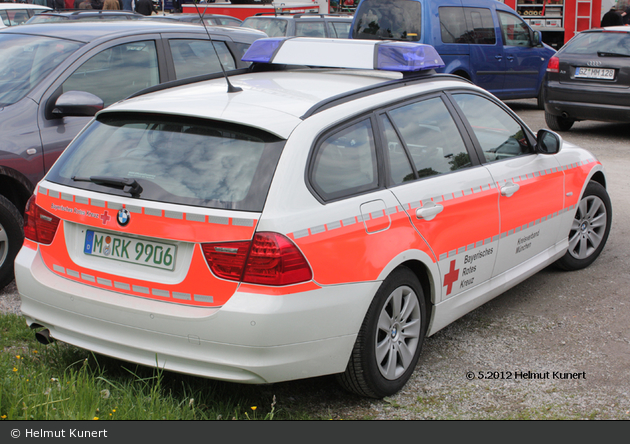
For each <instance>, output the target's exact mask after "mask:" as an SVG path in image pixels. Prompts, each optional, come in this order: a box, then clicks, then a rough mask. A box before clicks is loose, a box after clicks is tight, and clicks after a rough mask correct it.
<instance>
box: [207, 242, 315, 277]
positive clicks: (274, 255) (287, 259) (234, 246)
mask: <svg viewBox="0 0 630 444" xmlns="http://www.w3.org/2000/svg"><path fill="white" fill-rule="evenodd" d="M201 248H202V250H203V254H204V256H205V258H206V262H207V263H208V266H209V267H210V269H211V270H212V272H213V273H214V274H215V275H217V276H218V277H220V278H224V279H229V280H234V281H239V280H240V281H243V282H247V283H251V284H263V285H289V284H296V283H298V282H305V281H310V280H311V279H312V278H313V273H312V272H311V268H310V267H309V265H308V263H307V262H306V258H305V257H304V255H303V254H302V252H301V251H300V250H298V248H297V247H296V246H295V244H294V243H293V242H291V240H290V239H289V238H287V237H286V236H283V235H282V234H278V233H268V232H262V233H256V235H255V236H254V239H253V240H252V241H251V242H250V241H245V242H223V243H212V244H202V245H201Z"/></svg>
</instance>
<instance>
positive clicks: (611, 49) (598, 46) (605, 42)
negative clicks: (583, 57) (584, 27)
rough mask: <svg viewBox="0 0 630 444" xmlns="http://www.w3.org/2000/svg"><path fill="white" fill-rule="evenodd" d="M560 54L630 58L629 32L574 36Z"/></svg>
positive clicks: (606, 32)
mask: <svg viewBox="0 0 630 444" xmlns="http://www.w3.org/2000/svg"><path fill="white" fill-rule="evenodd" d="M561 52H562V53H564V54H591V55H592V54H597V53H598V52H603V53H611V54H620V55H626V56H630V32H614V31H604V32H584V33H581V34H578V35H576V36H575V37H574V38H573V39H572V40H571V41H570V42H569V43H567V44H566V45H565V46H564V47H563V48H562V50H561Z"/></svg>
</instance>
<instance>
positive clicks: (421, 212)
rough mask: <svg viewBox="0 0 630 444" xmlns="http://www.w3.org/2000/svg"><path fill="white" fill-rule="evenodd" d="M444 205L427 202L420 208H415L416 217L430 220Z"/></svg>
mask: <svg viewBox="0 0 630 444" xmlns="http://www.w3.org/2000/svg"><path fill="white" fill-rule="evenodd" d="M443 209H444V207H443V206H442V205H436V204H435V203H434V202H429V203H427V204H426V205H424V206H423V207H422V208H418V209H417V210H416V217H417V218H418V219H424V220H431V219H433V218H434V217H435V216H437V215H438V214H440V213H441V212H442V210H443Z"/></svg>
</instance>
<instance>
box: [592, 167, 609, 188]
mask: <svg viewBox="0 0 630 444" xmlns="http://www.w3.org/2000/svg"><path fill="white" fill-rule="evenodd" d="M589 180H592V181H594V182H597V183H598V184H600V185H601V186H603V187H604V188H606V176H605V175H604V172H603V171H601V170H598V171H595V172H594V173H593V175H592V176H591V177H590V179H589Z"/></svg>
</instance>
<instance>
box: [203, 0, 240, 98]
mask: <svg viewBox="0 0 630 444" xmlns="http://www.w3.org/2000/svg"><path fill="white" fill-rule="evenodd" d="M194 4H195V10H196V11H197V14H198V15H199V18H200V19H201V24H202V25H203V29H205V30H206V34H208V38H209V39H210V43H212V49H214V53H215V54H216V56H217V60H218V61H219V66H220V67H221V71H222V72H223V77H225V81H226V82H227V85H228V93H235V92H240V91H243V88H241V87H239V86H234V85H232V83H231V82H230V78H229V77H228V75H227V73H226V72H225V68H224V67H223V63H222V62H221V57H219V52H218V51H217V48H216V46H214V40H212V36H211V35H210V31H208V27H207V26H206V22H205V20H204V19H203V15H205V14H206V10H207V9H208V5H207V4H206V5H205V7H204V9H203V15H202V14H201V11H199V6H198V5H197V2H194Z"/></svg>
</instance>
